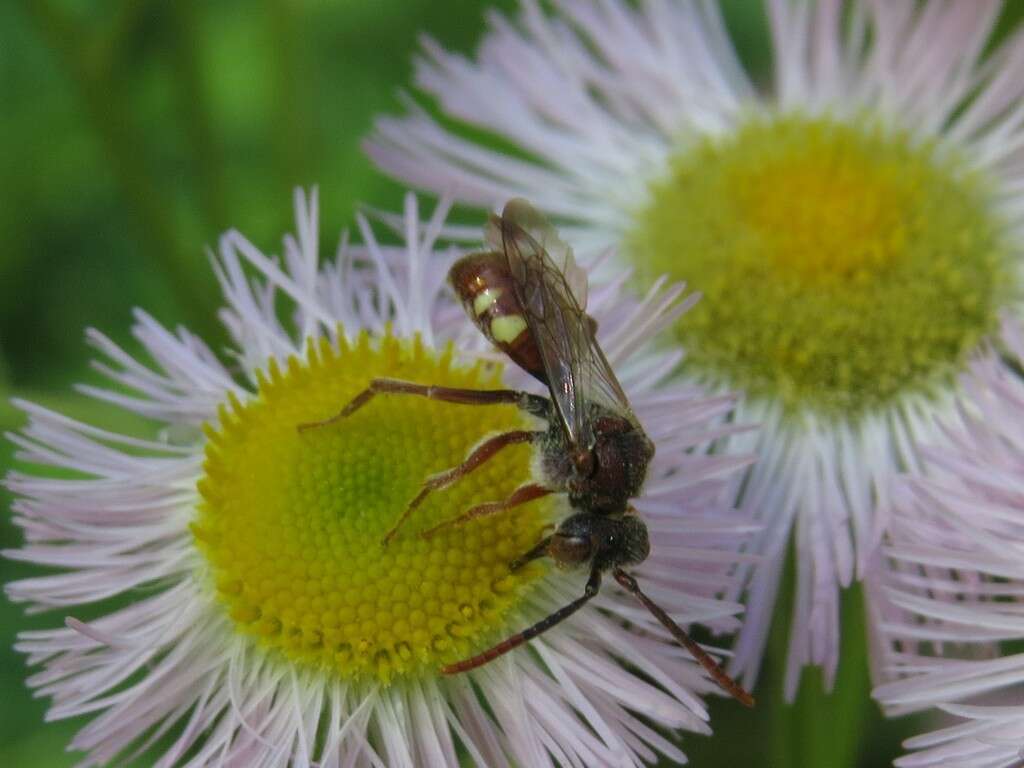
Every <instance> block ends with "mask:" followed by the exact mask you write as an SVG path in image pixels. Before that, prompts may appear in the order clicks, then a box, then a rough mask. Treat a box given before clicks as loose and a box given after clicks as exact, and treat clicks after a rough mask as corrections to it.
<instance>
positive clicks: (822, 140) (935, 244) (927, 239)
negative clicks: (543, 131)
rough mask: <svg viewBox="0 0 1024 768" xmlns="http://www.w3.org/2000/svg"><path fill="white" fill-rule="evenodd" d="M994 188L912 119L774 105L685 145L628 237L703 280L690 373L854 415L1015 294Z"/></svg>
mask: <svg viewBox="0 0 1024 768" xmlns="http://www.w3.org/2000/svg"><path fill="white" fill-rule="evenodd" d="M989 201H990V195H989V191H988V187H987V186H986V184H985V180H984V179H979V178H977V177H976V176H974V175H972V174H971V173H969V172H967V171H966V170H964V169H963V168H962V167H960V165H959V164H957V163H956V162H955V161H954V160H950V159H948V158H944V157H943V156H940V154H939V153H938V152H937V151H936V149H935V147H933V146H929V145H922V144H920V143H914V142H913V141H912V140H911V138H910V137H909V136H907V135H902V134H898V133H893V132H885V131H882V130H879V129H873V128H871V127H870V126H869V125H867V124H864V123H858V122H854V123H839V122H835V121H832V120H829V119H825V118H816V119H811V118H804V117H799V116H790V117H779V118H777V119H774V120H765V121H751V122H748V123H746V124H745V125H743V126H742V127H741V128H740V129H738V130H737V131H736V132H734V133H733V134H731V135H729V136H727V137H725V138H722V139H717V140H711V139H708V140H705V141H703V142H700V143H698V144H696V145H695V146H689V147H687V148H686V149H685V150H684V151H682V152H681V153H680V154H679V155H678V156H677V157H676V159H675V161H674V163H673V165H672V167H671V169H670V173H669V174H668V175H667V177H666V178H665V179H663V180H661V181H659V182H657V183H655V184H654V185H652V188H651V196H650V201H649V203H648V205H647V207H646V208H645V209H644V210H643V211H641V212H640V213H639V215H638V217H637V225H636V227H635V229H634V231H633V232H632V233H631V236H630V238H629V244H630V247H631V250H632V252H633V254H634V256H635V258H636V259H637V261H638V262H639V263H640V265H641V267H642V271H643V272H644V273H645V274H646V275H648V276H649V277H652V278H653V277H655V276H657V275H660V274H662V273H668V274H670V275H672V276H674V277H676V278H681V279H685V280H687V281H688V282H689V284H690V285H691V286H693V287H694V288H696V289H699V290H701V291H702V292H703V293H704V294H705V298H704V299H703V300H702V301H701V302H700V303H699V304H698V305H697V307H696V309H695V310H694V311H693V312H691V313H689V314H687V316H686V321H685V322H684V323H680V325H679V326H678V334H679V337H680V339H681V341H682V342H683V343H684V345H685V347H686V350H687V359H686V363H685V365H686V366H687V369H688V370H689V371H690V372H691V373H693V374H694V375H696V376H698V377H700V378H703V379H705V380H708V381H710V382H712V383H714V384H719V385H723V386H727V387H733V388H739V389H744V390H746V391H747V392H748V393H750V394H752V395H753V396H755V397H759V396H760V397H765V398H769V399H776V400H780V401H781V402H782V403H783V405H784V406H785V407H786V408H787V410H789V411H794V410H800V409H803V408H812V409H814V410H816V411H819V412H826V413H827V412H831V413H843V414H846V415H856V414H858V413H861V412H863V411H864V410H865V409H868V408H872V407H876V406H879V405H882V404H885V403H886V402H889V401H892V400H893V399H895V398H897V397H899V396H901V395H902V394H904V393H907V392H910V391H916V392H924V393H927V392H930V391H934V388H935V387H936V385H942V384H944V383H946V382H948V381H949V378H950V377H951V376H952V375H953V374H954V372H955V371H957V370H959V369H960V368H961V366H962V364H963V362H964V360H965V358H966V357H967V356H968V355H969V354H970V352H971V351H972V350H973V349H975V348H976V347H977V345H978V343H979V341H980V340H981V338H982V337H983V336H984V335H985V334H986V333H987V332H989V331H991V330H992V329H993V328H994V327H995V325H996V322H997V316H998V313H999V310H1000V309H1001V308H1003V307H1004V306H1006V305H1007V304H1008V303H1009V302H1010V301H1012V300H1015V299H1016V297H1017V286H1016V283H1015V281H1014V279H1013V278H1014V274H1015V273H1014V272H1013V270H1012V269H1011V267H1010V256H1011V254H1010V249H1009V247H1008V245H1007V243H1006V241H1005V239H1004V236H1003V228H1002V225H1001V223H1000V222H999V221H997V220H996V219H995V217H994V216H993V215H992V213H991V210H992V208H991V206H990V204H989Z"/></svg>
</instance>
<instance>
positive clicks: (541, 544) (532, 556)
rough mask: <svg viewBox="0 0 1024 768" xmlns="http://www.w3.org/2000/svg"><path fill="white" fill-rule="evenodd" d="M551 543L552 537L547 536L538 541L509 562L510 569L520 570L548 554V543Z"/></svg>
mask: <svg viewBox="0 0 1024 768" xmlns="http://www.w3.org/2000/svg"><path fill="white" fill-rule="evenodd" d="M550 543H551V537H550V536H545V537H544V538H543V539H541V540H540V541H538V542H537V543H536V544H534V545H533V547H531V548H530V549H529V550H527V551H526V552H524V553H523V554H521V555H520V556H519V557H517V558H516V559H515V560H513V561H512V562H511V563H509V564H508V569H509V570H510V571H513V572H514V571H518V570H519V569H520V568H522V567H523V566H524V565H526V564H527V563H532V562H533V561H534V560H539V559H540V558H542V557H545V556H547V554H548V545H549V544H550Z"/></svg>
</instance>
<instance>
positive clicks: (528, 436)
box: [383, 429, 545, 544]
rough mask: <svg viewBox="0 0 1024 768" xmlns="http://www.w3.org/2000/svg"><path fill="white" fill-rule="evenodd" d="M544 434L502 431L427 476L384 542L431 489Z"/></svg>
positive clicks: (388, 539)
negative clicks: (453, 463)
mask: <svg viewBox="0 0 1024 768" xmlns="http://www.w3.org/2000/svg"><path fill="white" fill-rule="evenodd" d="M544 434H545V433H544V432H530V431H527V430H525V429H517V430H513V431H511V432H502V433H501V434H498V435H495V436H494V437H491V438H488V439H487V440H484V441H483V442H482V443H480V444H479V445H478V446H477V447H476V448H474V449H473V451H472V452H471V453H470V454H469V456H467V457H466V460H465V461H463V462H462V463H461V464H459V465H458V466H457V467H452V468H451V469H447V470H445V471H444V472H441V473H439V474H436V475H434V476H433V477H430V478H427V480H426V482H424V483H423V487H422V488H420V492H419V493H417V494H416V496H415V498H413V500H412V501H410V502H409V506H407V507H406V508H405V511H404V512H403V513H402V516H401V517H399V518H398V521H397V522H396V523H395V524H394V525H393V526H392V527H391V530H389V531H388V532H387V534H385V536H384V542H383V543H384V544H387V543H388V542H390V541H391V539H393V538H394V537H395V534H396V533H398V529H399V528H401V527H402V524H403V523H404V522H405V521H406V519H408V517H409V515H411V514H412V512H413V510H414V509H416V507H418V506H419V505H420V504H422V503H423V500H424V499H425V498H427V496H428V494H430V492H431V491H436V490H438V489H439V488H445V487H447V486H449V485H451V484H452V483H454V482H455V481H456V480H458V479H459V478H462V477H465V476H466V475H468V474H469V473H470V472H472V471H473V470H474V469H476V468H477V467H479V466H480V465H481V464H483V463H484V462H486V461H487V460H488V459H490V458H491V457H493V456H494V454H496V453H497V452H498V451H500V450H501V449H502V448H505V447H507V446H510V445H515V444H516V443H531V442H533V441H534V440H538V439H540V438H541V437H542V436H543V435H544Z"/></svg>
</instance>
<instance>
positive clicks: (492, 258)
mask: <svg viewBox="0 0 1024 768" xmlns="http://www.w3.org/2000/svg"><path fill="white" fill-rule="evenodd" d="M448 282H449V283H451V286H452V288H453V289H454V290H455V293H456V295H457V296H458V297H459V298H460V299H461V300H462V305H463V306H464V307H465V308H466V313H467V314H468V315H469V316H470V318H472V320H473V322H474V323H476V327H477V328H479V329H480V332H481V333H483V335H484V336H486V337H487V338H488V339H489V340H490V341H491V343H492V344H494V346H496V347H497V348H498V349H500V350H501V351H502V352H504V353H505V354H506V355H508V356H509V357H510V358H512V361H513V362H514V363H515V364H516V365H518V366H519V367H520V368H522V369H523V370H524V371H526V372H527V373H529V374H530V375H531V376H533V377H534V378H536V379H538V380H539V381H542V382H543V383H545V384H547V383H548V380H547V377H546V376H545V375H544V363H543V361H542V360H541V357H540V350H539V349H538V348H537V342H536V341H535V340H534V338H533V334H532V333H531V331H530V326H529V325H528V324H527V322H526V316H525V315H524V314H523V309H522V307H521V306H520V304H519V300H518V299H517V298H516V292H515V284H514V282H513V280H512V276H511V275H510V274H509V272H508V261H507V259H506V258H505V255H504V254H503V253H498V252H497V251H488V252H484V253H471V254H469V255H468V256H463V257H462V258H461V259H459V260H458V261H457V262H455V264H454V265H452V268H451V270H449V272H448Z"/></svg>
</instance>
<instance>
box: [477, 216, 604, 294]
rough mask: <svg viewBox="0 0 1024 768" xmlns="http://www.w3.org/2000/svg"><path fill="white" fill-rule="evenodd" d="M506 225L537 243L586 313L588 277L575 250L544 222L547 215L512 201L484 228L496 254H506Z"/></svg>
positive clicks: (485, 234)
mask: <svg viewBox="0 0 1024 768" xmlns="http://www.w3.org/2000/svg"><path fill="white" fill-rule="evenodd" d="M503 221H510V222H514V223H515V224H517V225H518V226H519V228H520V229H522V230H523V231H524V232H525V233H526V234H527V235H529V236H530V237H532V238H533V239H534V241H535V242H536V243H537V244H538V245H539V246H540V248H541V250H543V251H544V252H546V253H547V255H548V258H549V259H550V261H551V262H552V263H553V264H554V266H555V268H556V269H557V270H558V271H559V272H561V273H562V275H563V276H564V277H565V283H566V285H568V286H569V292H570V294H571V295H572V297H573V298H574V299H576V303H577V304H578V305H579V308H580V309H581V310H584V311H586V309H587V273H586V271H585V270H584V269H583V268H581V267H580V266H579V265H578V264H577V263H576V259H575V258H573V255H572V248H570V247H569V244H568V243H566V242H565V241H564V240H563V239H562V238H561V237H559V236H558V232H557V231H555V228H554V227H553V226H551V224H550V222H548V220H547V219H546V218H544V215H543V214H542V213H540V212H539V211H538V210H537V209H536V208H534V207H533V206H532V205H530V203H528V202H527V201H526V200H524V199H523V198H521V197H515V198H512V199H511V200H509V201H508V202H507V203H506V204H505V208H504V210H503V211H502V214H501V216H500V217H498V216H494V217H492V218H491V220H490V221H489V222H488V223H487V226H486V227H485V228H484V236H485V238H486V239H487V242H488V243H490V245H491V247H493V248H494V249H495V250H497V251H500V250H503V249H504V247H505V243H504V236H503V234H502V226H501V222H503Z"/></svg>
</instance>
